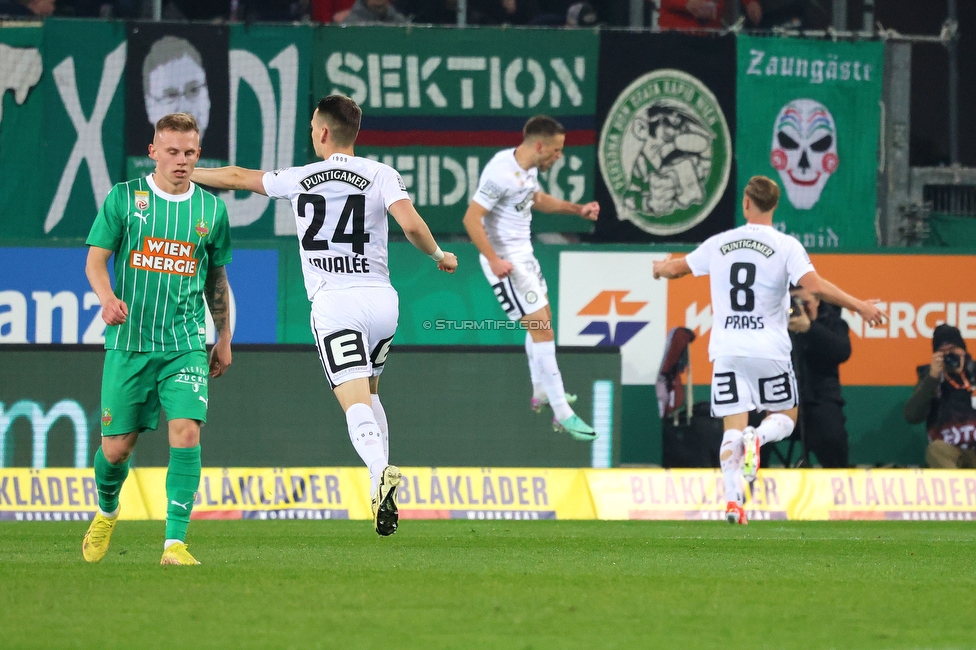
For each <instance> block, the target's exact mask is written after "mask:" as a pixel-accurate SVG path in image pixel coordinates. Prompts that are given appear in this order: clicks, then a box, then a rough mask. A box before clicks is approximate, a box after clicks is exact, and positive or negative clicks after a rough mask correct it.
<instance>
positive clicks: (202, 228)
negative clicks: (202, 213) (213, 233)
mask: <svg viewBox="0 0 976 650" xmlns="http://www.w3.org/2000/svg"><path fill="white" fill-rule="evenodd" d="M194 230H196V231H197V234H198V235H200V236H201V237H206V236H207V235H209V234H210V228H207V222H206V221H204V220H203V219H202V218H201V219H200V221H199V222H198V223H197V226H196V228H194Z"/></svg>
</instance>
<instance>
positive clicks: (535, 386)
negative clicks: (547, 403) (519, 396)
mask: <svg viewBox="0 0 976 650" xmlns="http://www.w3.org/2000/svg"><path fill="white" fill-rule="evenodd" d="M534 347H535V342H534V341H533V340H532V335H531V334H529V333H528V332H526V333H525V356H527V357H528V358H529V377H531V378H532V397H534V398H535V399H542V398H543V397H545V396H546V389H545V388H544V387H543V385H542V379H541V375H540V373H539V364H538V363H536V361H535V354H534Z"/></svg>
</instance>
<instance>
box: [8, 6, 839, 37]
mask: <svg viewBox="0 0 976 650" xmlns="http://www.w3.org/2000/svg"><path fill="white" fill-rule="evenodd" d="M646 2H647V9H648V11H646V12H645V13H646V15H647V16H648V19H649V20H650V16H651V15H652V10H655V11H657V12H658V25H659V26H660V27H661V29H680V30H696V29H712V28H722V27H726V26H729V25H731V24H732V23H733V22H734V19H735V17H736V14H737V12H736V10H737V9H738V13H740V14H741V15H742V16H744V17H745V19H746V27H749V28H760V29H769V28H772V27H777V26H789V27H810V26H818V25H812V24H811V23H817V22H820V19H822V18H824V17H821V16H816V15H811V7H813V8H816V7H819V4H817V3H815V2H812V1H811V0H646ZM736 3H739V4H736ZM152 10H153V0H0V16H5V17H13V18H23V19H30V18H32V17H33V18H44V17H46V16H51V15H56V16H74V17H85V18H150V17H151V16H152ZM628 11H629V3H626V2H621V1H620V0H468V3H467V22H468V24H472V25H535V26H566V27H591V26H596V25H608V26H626V25H627V24H628V23H629V14H628ZM813 13H814V14H816V12H813ZM821 13H822V12H821ZM162 16H163V18H164V19H166V20H214V21H260V22H275V21H313V22H316V23H341V24H355V25H362V24H375V23H389V24H402V23H407V22H412V23H421V24H427V23H430V24H435V25H439V24H440V25H449V24H455V23H456V22H457V0H163V2H162Z"/></svg>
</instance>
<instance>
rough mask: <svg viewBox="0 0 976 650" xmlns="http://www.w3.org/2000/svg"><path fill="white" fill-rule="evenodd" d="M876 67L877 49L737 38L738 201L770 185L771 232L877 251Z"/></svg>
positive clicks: (879, 66) (880, 52)
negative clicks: (762, 180)
mask: <svg viewBox="0 0 976 650" xmlns="http://www.w3.org/2000/svg"><path fill="white" fill-rule="evenodd" d="M883 62H884V44H883V43H881V42H880V41H877V42H860V43H832V42H829V41H809V40H800V39H790V38H779V37H776V38H770V37H754V36H740V37H739V40H738V66H739V67H738V100H737V103H738V109H737V113H738V129H737V137H736V149H737V155H736V158H737V163H738V185H739V193H740V194H741V192H742V190H743V189H744V188H745V185H746V183H747V182H748V181H749V178H750V177H751V176H753V175H756V174H762V175H765V176H769V177H771V178H773V179H776V180H777V181H778V182H779V183H780V186H781V189H782V190H783V193H782V196H781V197H780V202H779V207H778V209H777V211H776V216H775V218H774V225H776V226H777V228H779V229H780V230H783V231H784V232H788V233H790V234H792V235H794V236H795V237H797V238H798V239H799V240H800V242H801V243H802V244H803V245H804V246H806V247H807V248H808V249H829V248H848V249H850V248H873V247H875V246H876V245H877V241H876V235H875V226H874V222H875V208H876V204H877V193H876V185H877V167H878V137H879V128H880V126H879V125H880V115H881V104H880V102H881V85H882V79H883V65H884V63H883ZM738 219H739V223H744V221H743V217H742V215H741V213H740V214H739V216H738Z"/></svg>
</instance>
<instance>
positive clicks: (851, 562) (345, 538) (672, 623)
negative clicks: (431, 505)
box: [0, 521, 976, 650]
mask: <svg viewBox="0 0 976 650" xmlns="http://www.w3.org/2000/svg"><path fill="white" fill-rule="evenodd" d="M85 528H86V525H85V524H84V523H2V524H0V647H2V648H5V649H8V650H9V649H13V648H45V649H48V648H105V649H112V648H127V649H131V648H161V649H164V650H180V649H182V648H236V649H239V648H341V649H347V648H350V649H351V648H391V649H394V648H395V649H400V648H422V649H424V650H434V649H437V648H506V649H508V648H515V649H521V648H538V649H542V648H600V649H602V648H627V649H629V650H630V649H634V648H949V647H952V648H962V647H976V618H974V614H973V608H972V604H973V597H974V594H976V544H974V541H976V526H974V525H973V524H972V523H966V522H754V523H752V524H750V525H749V526H748V527H732V526H728V525H726V524H725V523H724V522H723V523H718V522H608V521H588V522H570V521H560V522H556V521H536V522H514V521H513V522H497V521H496V522H468V521H429V522H424V521H404V522H401V527H400V532H399V533H397V534H396V535H395V536H393V537H391V538H386V539H379V538H377V537H376V536H375V534H374V533H373V531H372V529H371V527H370V523H369V522H361V521H322V522H307V521H274V522H268V521H265V522H257V521H233V522H231V521H195V522H193V524H192V525H191V526H190V537H189V539H188V540H187V541H188V542H189V544H190V550H191V552H193V553H194V554H195V555H196V557H197V558H198V559H199V560H201V562H202V563H203V564H202V566H199V567H160V566H158V562H159V556H160V554H161V550H162V549H161V546H162V533H163V527H162V523H161V522H132V521H123V522H120V523H119V525H118V527H117V528H116V531H115V534H114V537H113V539H112V547H111V549H110V550H109V553H108V555H107V556H106V557H105V559H104V560H103V561H102V562H101V563H100V564H96V565H88V564H86V563H85V562H84V561H83V560H82V557H81V538H82V535H83V534H84V531H85Z"/></svg>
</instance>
